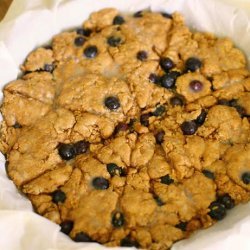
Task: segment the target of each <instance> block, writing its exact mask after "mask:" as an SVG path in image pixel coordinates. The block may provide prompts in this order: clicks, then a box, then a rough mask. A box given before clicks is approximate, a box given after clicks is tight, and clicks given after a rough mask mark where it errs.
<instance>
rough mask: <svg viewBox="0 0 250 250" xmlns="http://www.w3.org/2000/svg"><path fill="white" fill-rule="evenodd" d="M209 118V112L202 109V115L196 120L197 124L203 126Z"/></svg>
mask: <svg viewBox="0 0 250 250" xmlns="http://www.w3.org/2000/svg"><path fill="white" fill-rule="evenodd" d="M206 117H207V112H206V111H205V110H204V109H202V110H201V113H200V115H199V116H198V117H197V118H196V120H195V122H196V124H198V125H199V126H201V125H203V124H204V122H205V120H206Z"/></svg>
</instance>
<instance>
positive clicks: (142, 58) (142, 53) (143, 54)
mask: <svg viewBox="0 0 250 250" xmlns="http://www.w3.org/2000/svg"><path fill="white" fill-rule="evenodd" d="M136 57H137V59H138V60H140V61H146V60H147V58H148V53H147V52H146V51H144V50H141V51H139V52H138V53H137V55H136Z"/></svg>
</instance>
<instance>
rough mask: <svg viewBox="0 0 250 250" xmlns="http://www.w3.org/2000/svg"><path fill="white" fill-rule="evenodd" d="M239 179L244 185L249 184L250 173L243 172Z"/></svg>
mask: <svg viewBox="0 0 250 250" xmlns="http://www.w3.org/2000/svg"><path fill="white" fill-rule="evenodd" d="M241 179H242V181H243V183H244V184H246V185H248V184H250V172H245V173H243V174H242V176H241Z"/></svg>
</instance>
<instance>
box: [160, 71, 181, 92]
mask: <svg viewBox="0 0 250 250" xmlns="http://www.w3.org/2000/svg"><path fill="white" fill-rule="evenodd" d="M179 76H180V73H179V72H178V71H171V72H169V73H166V74H165V75H163V76H162V77H161V80H160V81H161V86H162V87H164V88H167V89H171V88H173V87H174V86H175V82H176V79H177V78H178V77H179Z"/></svg>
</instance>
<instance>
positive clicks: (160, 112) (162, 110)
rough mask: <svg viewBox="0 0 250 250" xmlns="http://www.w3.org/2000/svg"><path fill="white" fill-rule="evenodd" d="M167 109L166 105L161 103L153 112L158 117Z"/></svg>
mask: <svg viewBox="0 0 250 250" xmlns="http://www.w3.org/2000/svg"><path fill="white" fill-rule="evenodd" d="M165 111H166V108H165V106H163V105H160V106H158V107H157V108H156V109H155V110H154V111H153V112H152V115H153V116H157V117H158V116H162V115H163V114H164V113H165Z"/></svg>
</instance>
